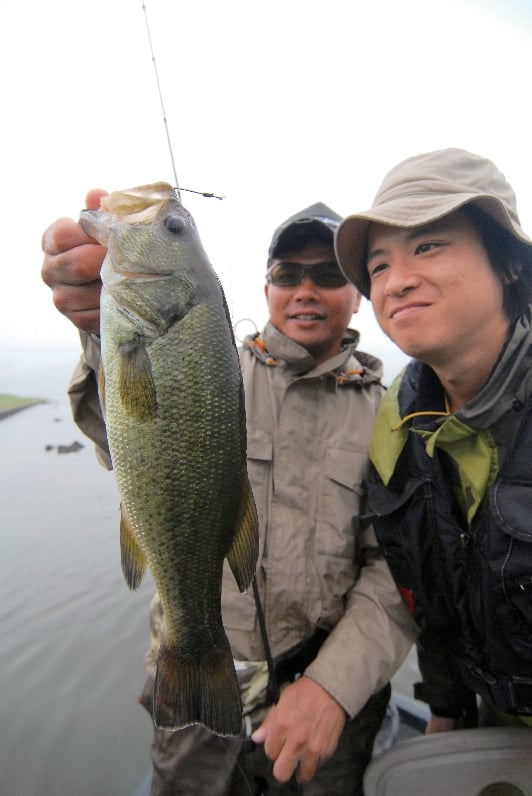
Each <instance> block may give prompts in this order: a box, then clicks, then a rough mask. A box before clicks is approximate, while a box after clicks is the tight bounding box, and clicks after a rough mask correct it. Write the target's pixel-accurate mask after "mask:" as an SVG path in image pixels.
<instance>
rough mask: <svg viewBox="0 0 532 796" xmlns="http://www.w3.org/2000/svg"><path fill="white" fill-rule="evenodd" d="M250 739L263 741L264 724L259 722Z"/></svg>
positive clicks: (258, 741) (264, 736)
mask: <svg viewBox="0 0 532 796" xmlns="http://www.w3.org/2000/svg"><path fill="white" fill-rule="evenodd" d="M251 740H252V741H254V742H255V743H264V741H265V740H266V727H265V726H264V724H261V725H260V727H257V729H256V730H255V732H254V733H253V735H252V736H251Z"/></svg>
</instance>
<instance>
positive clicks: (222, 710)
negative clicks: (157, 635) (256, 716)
mask: <svg viewBox="0 0 532 796" xmlns="http://www.w3.org/2000/svg"><path fill="white" fill-rule="evenodd" d="M153 720H154V723H155V726H156V727H158V728H159V729H167V730H177V729H180V728H182V727H186V726H188V725H189V724H202V725H203V726H204V727H207V729H209V730H211V732H214V733H216V734H217V735H230V736H235V737H236V736H239V735H240V733H241V730H242V702H241V699H240V689H239V687H238V680H237V677H236V674H235V669H234V664H233V658H232V657H231V654H230V652H229V648H228V646H227V645H224V649H223V650H222V651H221V652H220V653H219V654H217V652H216V650H212V649H211V650H210V651H209V657H208V659H207V658H205V659H203V660H202V659H201V658H200V659H198V657H196V656H190V655H187V656H183V655H181V654H180V653H179V650H178V649H177V648H176V647H174V646H171V645H167V644H166V643H165V642H163V643H162V644H161V648H160V651H159V659H158V661H157V674H156V676H155V690H154V695H153Z"/></svg>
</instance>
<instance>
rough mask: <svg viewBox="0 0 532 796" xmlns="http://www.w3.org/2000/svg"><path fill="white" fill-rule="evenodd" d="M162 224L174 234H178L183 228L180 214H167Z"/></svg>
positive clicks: (183, 224)
mask: <svg viewBox="0 0 532 796" xmlns="http://www.w3.org/2000/svg"><path fill="white" fill-rule="evenodd" d="M164 226H165V227H166V229H167V230H168V232H173V234H174V235H180V234H181V232H183V230H184V229H185V222H184V221H183V219H182V218H181V216H168V217H167V218H165V219H164Z"/></svg>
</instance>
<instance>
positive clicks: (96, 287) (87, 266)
mask: <svg viewBox="0 0 532 796" xmlns="http://www.w3.org/2000/svg"><path fill="white" fill-rule="evenodd" d="M105 195H106V192H105V191H102V190H100V189H94V190H92V191H89V193H88V194H87V196H86V200H85V204H86V207H87V208H89V209H97V208H98V207H99V206H100V199H101V197H102V196H105ZM42 249H43V252H44V260H43V264H42V269H41V276H42V278H43V281H44V282H45V283H46V284H47V285H48V287H50V288H51V290H52V293H53V301H54V304H55V306H56V307H57V309H58V310H59V312H61V313H63V315H66V317H67V318H68V319H69V320H70V321H72V323H73V324H74V325H75V326H77V328H78V329H82V330H83V331H85V332H96V333H98V332H99V330H100V291H101V286H102V285H101V281H100V269H101V266H102V262H103V259H104V257H105V253H106V249H105V247H104V246H101V245H100V244H99V243H98V241H96V240H95V239H94V238H91V237H89V236H88V235H87V234H86V232H84V231H83V229H82V228H81V226H80V225H79V224H78V223H77V221H73V220H72V219H70V218H60V219H58V220H57V221H55V222H54V223H53V224H51V226H50V227H48V229H47V230H46V231H45V233H44V235H43V238H42Z"/></svg>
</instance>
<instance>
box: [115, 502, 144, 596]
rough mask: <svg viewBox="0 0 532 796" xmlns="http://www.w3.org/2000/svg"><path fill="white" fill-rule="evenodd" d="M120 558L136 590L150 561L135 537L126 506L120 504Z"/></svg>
mask: <svg viewBox="0 0 532 796" xmlns="http://www.w3.org/2000/svg"><path fill="white" fill-rule="evenodd" d="M120 558H121V562H122V572H123V573H124V578H125V579H126V583H127V585H128V586H129V588H130V589H131V591H136V590H137V589H138V587H139V586H140V584H141V582H142V578H143V577H144V573H145V572H146V567H147V566H148V561H147V560H146V556H145V555H144V553H143V552H142V550H141V548H140V545H139V543H138V542H137V539H136V537H135V533H134V531H133V528H132V527H131V522H130V521H129V517H128V516H127V513H126V510H125V508H124V506H123V505H122V506H120Z"/></svg>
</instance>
